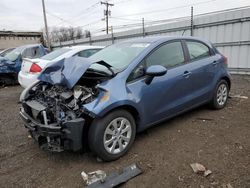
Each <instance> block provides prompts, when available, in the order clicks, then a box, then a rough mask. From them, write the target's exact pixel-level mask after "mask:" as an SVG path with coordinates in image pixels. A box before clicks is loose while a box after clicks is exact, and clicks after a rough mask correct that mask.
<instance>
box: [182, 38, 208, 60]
mask: <svg viewBox="0 0 250 188" xmlns="http://www.w3.org/2000/svg"><path fill="white" fill-rule="evenodd" d="M186 43H187V48H188V51H189V55H190V60H191V61H192V60H198V59H202V58H204V57H208V56H210V53H209V48H208V47H207V46H206V45H204V44H202V43H200V42H192V41H187V42H186Z"/></svg>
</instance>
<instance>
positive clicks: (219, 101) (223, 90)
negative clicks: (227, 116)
mask: <svg viewBox="0 0 250 188" xmlns="http://www.w3.org/2000/svg"><path fill="white" fill-rule="evenodd" d="M228 94H229V86H228V83H227V81H226V80H220V81H219V82H218V84H217V86H216V89H215V91H214V94H213V99H212V101H211V106H212V107H213V108H214V109H222V108H224V107H225V106H226V104H227V100H228Z"/></svg>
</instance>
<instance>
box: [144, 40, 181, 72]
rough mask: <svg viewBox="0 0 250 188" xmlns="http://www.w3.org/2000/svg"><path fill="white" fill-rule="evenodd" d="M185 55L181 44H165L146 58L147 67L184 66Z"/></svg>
mask: <svg viewBox="0 0 250 188" xmlns="http://www.w3.org/2000/svg"><path fill="white" fill-rule="evenodd" d="M184 61H185V59H184V54H183V50H182V45H181V42H171V43H167V44H164V45H163V46H161V47H159V48H158V49H157V50H155V51H154V52H153V53H152V54H151V55H150V56H149V57H148V58H146V66H147V67H149V66H151V65H162V66H164V67H166V68H171V67H175V66H178V65H181V64H184Z"/></svg>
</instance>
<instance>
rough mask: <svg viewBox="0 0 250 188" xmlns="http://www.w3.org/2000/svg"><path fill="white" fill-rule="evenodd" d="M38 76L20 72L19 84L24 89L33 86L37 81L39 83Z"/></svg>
mask: <svg viewBox="0 0 250 188" xmlns="http://www.w3.org/2000/svg"><path fill="white" fill-rule="evenodd" d="M38 76H39V74H30V73H24V72H22V71H20V72H19V73H18V82H19V84H20V85H21V86H22V87H23V88H26V87H28V86H29V85H30V84H33V83H34V82H35V81H37V77H38Z"/></svg>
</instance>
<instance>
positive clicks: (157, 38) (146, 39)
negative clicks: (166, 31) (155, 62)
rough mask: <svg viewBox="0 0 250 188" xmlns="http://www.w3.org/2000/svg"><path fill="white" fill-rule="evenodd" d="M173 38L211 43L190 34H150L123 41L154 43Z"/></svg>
mask: <svg viewBox="0 0 250 188" xmlns="http://www.w3.org/2000/svg"><path fill="white" fill-rule="evenodd" d="M174 39H179V40H182V39H183V40H185V39H192V40H198V41H202V42H204V43H207V44H209V45H210V44H211V43H210V42H208V41H206V40H204V39H201V38H198V37H191V36H152V37H144V38H137V39H131V40H127V41H124V42H133V43H155V42H166V41H168V40H174Z"/></svg>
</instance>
